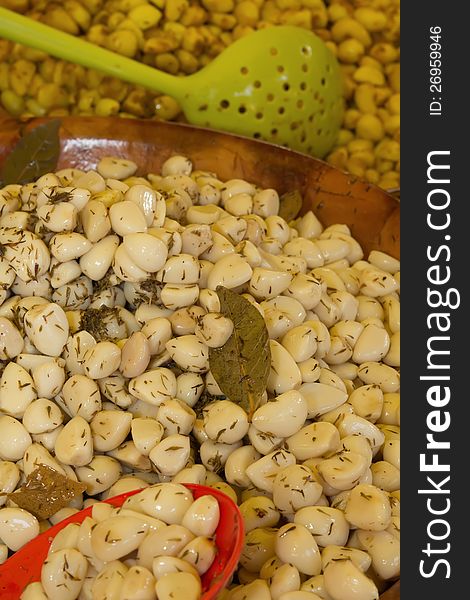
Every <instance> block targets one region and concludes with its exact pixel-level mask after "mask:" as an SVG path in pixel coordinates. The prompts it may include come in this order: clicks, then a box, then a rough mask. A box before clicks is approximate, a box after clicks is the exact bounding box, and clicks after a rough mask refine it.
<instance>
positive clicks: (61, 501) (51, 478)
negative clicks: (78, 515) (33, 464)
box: [7, 464, 86, 519]
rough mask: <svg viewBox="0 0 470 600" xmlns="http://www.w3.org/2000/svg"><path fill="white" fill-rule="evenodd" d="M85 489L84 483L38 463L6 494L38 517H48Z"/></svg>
mask: <svg viewBox="0 0 470 600" xmlns="http://www.w3.org/2000/svg"><path fill="white" fill-rule="evenodd" d="M85 490H86V485H85V484H84V483H81V482H78V481H73V479H69V478H68V477H65V476H64V475H62V474H61V473H59V472H58V471H56V470H55V469H52V468H51V467H48V466H47V465H43V464H40V465H39V466H38V468H37V469H34V471H32V473H30V474H29V475H28V477H27V478H26V481H25V482H24V484H23V485H22V486H21V487H20V488H18V489H17V490H16V491H15V492H12V493H11V494H8V495H7V496H8V498H9V499H10V500H13V502H14V503H15V504H17V505H18V506H19V507H20V508H24V509H25V510H27V511H28V512H30V513H31V514H33V515H34V516H35V517H37V518H38V519H48V518H49V517H51V516H52V515H53V514H55V513H56V512H57V511H58V510H60V509H61V508H64V507H66V506H68V505H69V504H70V501H71V500H73V498H75V496H78V495H79V494H81V493H82V492H84V491H85Z"/></svg>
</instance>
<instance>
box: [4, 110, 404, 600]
mask: <svg viewBox="0 0 470 600" xmlns="http://www.w3.org/2000/svg"><path fill="white" fill-rule="evenodd" d="M46 120H47V119H33V120H31V121H28V122H27V123H21V124H20V123H19V122H18V121H17V120H16V119H13V118H11V117H7V118H5V119H4V120H3V121H2V120H1V119H0V121H1V122H0V164H1V163H2V160H3V158H4V157H5V156H6V154H7V153H8V152H9V150H10V149H11V148H12V146H13V144H14V143H15V142H16V141H17V140H18V138H19V137H20V134H21V131H22V130H28V129H30V128H32V127H35V126H36V125H38V124H39V123H42V122H44V121H46ZM61 121H62V126H61V131H60V136H61V157H60V161H59V168H62V167H77V168H81V169H92V168H95V167H96V165H97V163H98V161H99V159H100V158H101V157H102V156H106V155H108V156H109V155H113V156H120V157H123V158H129V159H132V160H134V161H135V162H136V163H137V164H138V165H139V171H138V174H141V175H146V174H147V173H157V172H158V171H159V169H160V166H161V165H162V163H163V162H164V161H165V160H166V159H167V158H168V157H169V156H171V155H173V154H184V155H185V156H188V157H189V158H191V160H192V161H193V163H194V167H195V168H196V169H204V170H208V171H213V172H215V173H217V175H218V176H219V177H220V178H221V179H233V178H243V179H247V180H249V181H252V182H254V183H257V184H259V185H262V186H264V187H273V188H275V189H276V190H278V191H279V192H280V193H283V192H286V191H289V190H294V189H298V190H299V191H300V192H301V194H302V195H303V197H304V207H303V210H304V212H305V211H306V210H308V209H309V208H312V209H313V210H314V212H315V213H316V215H317V216H318V218H319V219H320V220H321V222H322V223H323V224H324V225H325V226H328V225H331V224H333V223H345V224H347V225H348V226H349V227H350V228H351V232H352V235H353V236H354V237H355V238H356V239H357V240H358V241H359V242H360V243H361V245H362V247H363V249H364V252H365V255H366V257H367V253H368V252H369V251H370V250H373V249H377V250H383V251H384V252H387V253H389V254H391V255H392V256H395V257H396V258H399V257H400V203H399V201H398V200H397V199H396V198H395V197H394V196H392V195H390V194H388V193H386V192H385V191H384V190H382V189H380V188H378V187H377V186H374V185H371V184H368V183H366V182H363V181H360V180H358V179H357V178H356V177H353V176H351V175H350V174H347V173H344V172H342V171H339V170H338V169H335V168H333V167H332V166H330V165H328V164H327V163H325V162H323V161H320V160H316V159H314V158H311V157H309V156H306V155H303V154H299V153H296V152H293V151H291V150H286V149H285V148H281V147H279V146H273V145H271V144H267V143H265V142H260V141H256V140H252V139H248V138H243V137H238V136H233V135H230V134H226V133H222V132H214V131H209V130H206V129H203V128H196V127H192V126H189V125H185V124H180V123H168V122H163V121H162V122H157V121H148V120H147V121H144V120H134V119H120V118H114V119H113V118H104V117H103V118H99V117H64V118H62V119H61ZM380 598H381V600H398V599H399V598H400V582H397V583H395V584H394V585H393V586H391V587H390V588H389V589H388V590H387V591H386V592H384V593H382V594H381V596H380Z"/></svg>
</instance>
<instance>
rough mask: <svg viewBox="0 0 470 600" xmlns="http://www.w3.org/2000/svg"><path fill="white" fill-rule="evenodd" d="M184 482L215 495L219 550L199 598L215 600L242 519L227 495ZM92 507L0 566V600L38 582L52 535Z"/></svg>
mask: <svg viewBox="0 0 470 600" xmlns="http://www.w3.org/2000/svg"><path fill="white" fill-rule="evenodd" d="M184 485H185V486H186V487H187V488H188V489H189V490H191V492H192V494H193V496H194V499H197V498H199V497H200V496H206V495H210V496H214V498H215V499H216V500H217V501H218V503H219V509H220V520H219V525H218V527H217V529H216V531H215V543H216V545H217V550H218V552H217V555H216V557H215V560H214V562H213V563H212V565H211V568H210V569H209V570H208V571H207V572H206V573H204V575H203V576H202V578H201V583H202V592H203V593H202V596H201V600H215V598H216V596H217V594H218V593H219V592H220V590H221V589H222V588H223V587H224V586H225V585H226V584H227V583H228V581H229V579H230V577H231V576H232V574H233V572H234V571H235V568H236V566H237V563H238V559H239V557H240V554H241V551H242V548H243V538H244V529H243V519H242V516H241V514H240V511H239V510H238V507H237V505H236V504H235V503H234V502H233V500H231V499H230V498H229V497H228V496H227V495H226V494H223V493H222V492H220V491H219V490H216V489H213V488H210V487H206V486H204V485H197V484H192V483H187V484H184ZM139 491H141V490H133V491H132V492H126V493H125V494H121V495H119V496H114V497H113V498H109V499H107V500H103V502H107V503H108V504H112V505H113V506H122V504H123V502H124V500H125V499H126V498H128V497H129V496H133V495H134V494H137V493H138V492H139ZM92 508H93V507H92V506H89V507H88V508H85V509H84V510H81V511H80V512H78V513H76V514H74V515H72V516H71V517H69V518H68V519H64V520H63V521H60V523H57V525H54V526H53V527H51V528H50V529H48V530H47V531H45V532H44V533H41V534H40V535H38V536H37V537H36V538H34V540H31V541H30V542H29V543H28V544H26V545H25V546H23V548H21V550H18V552H16V553H15V554H14V555H13V556H11V557H10V558H9V559H8V560H7V561H6V562H5V563H4V564H3V565H1V566H0V598H1V600H19V598H20V596H21V593H22V592H23V590H24V588H25V587H26V586H27V585H28V584H29V583H32V582H33V581H40V579H41V569H42V565H43V563H44V560H45V559H46V556H47V553H48V551H49V546H50V545H51V543H52V540H53V539H54V537H55V536H56V535H57V533H59V531H60V530H61V529H63V528H64V527H66V526H67V525H69V524H70V523H81V522H82V521H83V520H84V519H85V518H86V517H90V516H91V511H92Z"/></svg>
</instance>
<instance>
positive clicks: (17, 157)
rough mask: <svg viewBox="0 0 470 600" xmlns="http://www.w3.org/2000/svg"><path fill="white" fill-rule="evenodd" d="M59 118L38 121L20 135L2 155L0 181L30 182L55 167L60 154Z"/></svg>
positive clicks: (6, 182) (8, 182)
mask: <svg viewBox="0 0 470 600" xmlns="http://www.w3.org/2000/svg"><path fill="white" fill-rule="evenodd" d="M59 127H60V120H59V119H53V120H52V121H47V123H43V124H42V125H38V126H37V127H35V128H34V129H32V130H31V131H29V132H28V133H27V134H26V135H24V136H23V137H22V138H20V140H19V141H18V143H17V144H16V145H15V147H14V148H13V150H12V151H11V152H10V154H9V155H8V156H7V158H6V159H5V162H4V163H3V167H2V170H1V172H0V185H1V186H5V185H9V184H10V183H19V184H22V185H23V184H25V183H30V182H31V181H34V180H36V179H38V178H39V177H41V175H44V174H46V173H50V172H51V171H54V170H55V169H56V167H57V162H58V160H59V154H60V140H59Z"/></svg>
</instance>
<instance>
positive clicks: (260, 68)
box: [0, 7, 343, 158]
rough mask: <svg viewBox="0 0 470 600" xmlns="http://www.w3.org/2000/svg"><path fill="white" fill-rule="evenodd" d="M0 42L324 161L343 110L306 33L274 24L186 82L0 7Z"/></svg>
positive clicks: (329, 72) (333, 65) (337, 83)
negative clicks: (47, 56)
mask: <svg viewBox="0 0 470 600" xmlns="http://www.w3.org/2000/svg"><path fill="white" fill-rule="evenodd" d="M0 37H4V38H6V39H8V40H11V41H13V42H18V43H20V44H24V45H26V46H31V47H34V48H36V49H39V50H42V51H44V52H46V53H48V54H50V55H52V56H55V57H57V58H61V59H63V60H67V61H70V62H72V63H76V64H80V65H82V66H84V67H89V68H93V69H97V70H99V71H101V72H103V73H106V74H107V75H111V76H114V77H117V78H119V79H122V80H124V81H127V82H130V83H134V84H138V85H141V86H143V87H146V88H148V89H150V90H152V91H155V92H159V93H164V94H168V95H170V96H173V98H175V99H176V100H177V101H178V102H179V104H180V106H181V108H182V110H183V112H184V114H185V116H186V119H187V120H188V122H189V123H191V124H193V125H199V126H203V127H210V128H212V129H221V130H225V131H229V132H231V133H236V134H240V135H245V136H250V137H255V138H260V139H264V140H267V141H271V142H274V143H277V144H281V145H285V146H288V147H290V148H292V149H294V150H298V151H300V152H304V153H306V154H311V155H313V156H316V157H318V158H323V157H324V156H325V155H326V154H327V153H328V151H329V150H330V149H331V148H332V146H333V144H334V143H335V141H336V137H337V134H338V131H339V128H340V124H341V119H342V113H343V97H342V87H341V73H340V70H339V66H338V63H337V61H336V58H335V57H334V55H333V54H332V52H331V51H330V50H329V49H328V47H327V46H326V45H325V44H324V42H323V41H322V40H321V39H320V38H319V37H317V36H316V35H315V34H313V33H312V32H310V31H307V30H305V29H302V28H300V27H293V26H273V27H269V28H266V29H261V30H258V31H256V32H254V33H251V34H249V35H247V36H245V37H243V38H241V39H239V40H237V41H236V42H234V43H233V44H232V45H230V46H229V47H228V48H226V49H225V50H224V51H223V52H222V53H221V54H219V55H218V56H217V57H216V58H215V59H214V60H213V61H212V62H211V63H209V64H208V65H207V66H206V67H204V68H203V69H201V70H200V71H198V72H197V73H194V74H193V75H188V76H186V77H177V76H174V75H169V74H167V73H164V72H162V71H159V70H157V69H154V68H152V67H149V66H147V65H144V64H141V63H139V62H137V61H135V60H131V59H129V58H126V57H123V56H120V55H118V54H115V53H114V52H110V51H109V50H105V49H104V48H100V47H99V46H96V45H94V44H91V43H89V42H86V41H84V40H83V39H80V38H76V37H74V36H72V35H69V34H66V33H63V32H62V31H58V30H56V29H53V28H52V27H48V26H46V25H43V24H42V23H39V22H37V21H34V20H32V19H29V18H27V17H23V16H21V15H18V14H16V13H14V12H12V11H10V10H7V9H4V8H1V7H0Z"/></svg>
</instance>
